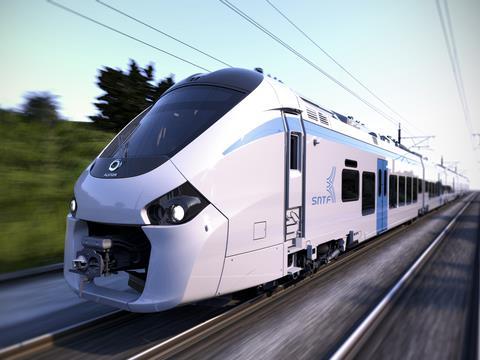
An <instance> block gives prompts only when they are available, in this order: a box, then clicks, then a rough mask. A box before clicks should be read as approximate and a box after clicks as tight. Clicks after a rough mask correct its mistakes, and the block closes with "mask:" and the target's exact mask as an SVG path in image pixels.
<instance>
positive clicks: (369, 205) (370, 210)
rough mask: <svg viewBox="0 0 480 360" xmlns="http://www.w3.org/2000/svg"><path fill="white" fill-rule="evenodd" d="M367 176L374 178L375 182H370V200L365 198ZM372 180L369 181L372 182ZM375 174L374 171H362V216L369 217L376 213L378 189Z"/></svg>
mask: <svg viewBox="0 0 480 360" xmlns="http://www.w3.org/2000/svg"><path fill="white" fill-rule="evenodd" d="M366 176H368V177H372V178H373V182H370V189H369V190H370V196H369V198H366V197H365V190H366V189H365V184H366ZM371 180H372V179H369V181H371ZM375 181H376V179H375V173H374V172H372V171H362V216H367V215H371V214H374V213H375V198H376V187H375Z"/></svg>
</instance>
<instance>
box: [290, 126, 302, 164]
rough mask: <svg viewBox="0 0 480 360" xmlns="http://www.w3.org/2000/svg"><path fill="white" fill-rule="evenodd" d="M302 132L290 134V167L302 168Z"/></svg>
mask: <svg viewBox="0 0 480 360" xmlns="http://www.w3.org/2000/svg"><path fill="white" fill-rule="evenodd" d="M300 163H301V161H300V134H297V133H291V134H290V169H292V170H300Z"/></svg>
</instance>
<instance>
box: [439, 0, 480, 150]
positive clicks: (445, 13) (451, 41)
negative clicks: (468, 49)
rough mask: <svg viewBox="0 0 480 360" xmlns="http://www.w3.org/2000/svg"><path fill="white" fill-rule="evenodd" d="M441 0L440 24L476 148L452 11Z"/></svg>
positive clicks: (465, 117)
mask: <svg viewBox="0 0 480 360" xmlns="http://www.w3.org/2000/svg"><path fill="white" fill-rule="evenodd" d="M440 1H441V0H436V5H437V11H438V16H439V18H440V24H441V26H442V32H443V37H444V39H445V44H446V46H447V52H448V57H449V59H450V65H451V67H452V72H453V76H454V78H455V84H456V87H457V92H458V96H459V98H460V103H461V105H462V110H463V115H464V119H465V123H466V125H467V129H468V131H469V133H470V135H471V136H470V138H471V141H472V146H473V147H474V148H475V145H474V142H473V132H474V130H473V126H472V123H471V119H470V109H469V107H468V102H467V97H466V94H465V87H464V84H463V77H462V72H461V69H460V62H459V60H458V53H457V46H456V43H455V36H454V34H453V27H452V22H451V18H450V11H449V8H448V4H447V2H446V1H445V0H444V1H443V4H444V6H443V7H444V10H442V5H441V2H440Z"/></svg>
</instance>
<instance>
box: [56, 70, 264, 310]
mask: <svg viewBox="0 0 480 360" xmlns="http://www.w3.org/2000/svg"><path fill="white" fill-rule="evenodd" d="M262 79H263V76H262V75H261V74H255V73H253V72H251V71H248V72H246V71H245V70H240V69H227V70H222V71H217V72H215V73H212V74H206V75H201V76H200V75H196V76H192V77H190V78H188V79H186V80H184V81H182V82H180V83H178V84H177V85H175V86H173V87H172V88H171V89H169V90H168V91H167V92H166V93H165V94H164V95H163V96H162V97H161V98H160V99H159V100H158V101H157V102H156V103H155V104H154V105H153V106H152V107H151V108H149V109H147V110H145V111H144V112H143V113H141V114H140V115H139V116H137V118H135V119H134V120H132V121H131V122H130V123H129V124H128V125H127V126H126V127H125V128H124V129H123V130H122V131H121V132H120V133H119V134H118V135H117V136H116V137H115V138H114V140H113V141H112V142H111V143H110V144H109V145H108V146H107V147H106V148H105V149H104V150H103V152H102V153H101V154H100V155H99V156H98V157H97V158H96V159H95V161H94V162H93V163H92V164H91V165H90V166H88V168H87V169H85V171H84V172H83V173H82V174H81V175H80V177H79V179H78V180H77V182H76V184H75V188H74V198H73V199H72V202H71V204H70V210H71V211H70V213H69V214H68V216H67V230H66V239H65V261H64V264H65V265H64V266H65V268H64V276H65V279H66V281H67V283H68V284H69V286H70V287H71V288H72V289H73V290H74V291H75V292H76V293H78V294H79V296H80V297H82V298H85V299H87V300H91V301H94V302H98V303H103V304H107V305H111V306H114V307H117V308H121V309H125V310H129V311H134V312H155V311H161V310H165V309H168V308H171V307H174V306H176V305H178V304H181V303H185V302H192V301H196V300H200V299H205V298H209V297H212V296H215V295H216V292H217V288H218V285H219V282H220V278H221V274H222V268H223V265H224V260H225V249H226V246H227V237H228V219H227V217H226V216H225V215H224V214H222V212H221V209H218V208H217V207H216V206H215V205H214V204H213V203H212V202H211V199H209V195H208V194H207V196H205V194H204V193H201V192H200V191H199V190H198V189H197V188H196V187H195V186H194V185H193V184H192V182H191V181H190V179H188V178H186V177H185V176H184V174H183V173H182V172H181V171H180V170H179V168H178V167H177V166H176V164H175V158H176V157H175V156H176V155H177V154H179V153H182V154H183V155H182V156H186V154H187V155H188V151H190V150H189V144H191V143H192V142H195V141H197V140H198V138H203V140H202V141H207V142H208V141H210V142H215V141H216V140H215V139H218V131H219V130H218V129H219V128H220V127H221V126H222V125H219V124H218V123H219V122H220V121H219V120H220V119H224V118H225V117H227V118H228V114H229V112H231V110H232V109H233V108H235V107H236V106H237V105H238V104H240V103H241V102H242V101H243V100H244V99H245V98H246V97H248V95H249V94H250V93H251V92H252V91H254V89H255V88H256V87H258V85H259V84H260V83H261V82H262ZM222 121H226V120H222ZM209 139H210V140H209ZM196 155H197V156H198V154H196ZM220 155H221V154H220ZM206 156H208V154H207V155H206ZM205 160H206V161H205V163H206V164H212V161H213V162H214V160H212V159H205Z"/></svg>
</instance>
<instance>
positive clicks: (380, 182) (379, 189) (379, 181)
mask: <svg viewBox="0 0 480 360" xmlns="http://www.w3.org/2000/svg"><path fill="white" fill-rule="evenodd" d="M378 196H382V170H380V169H378Z"/></svg>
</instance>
